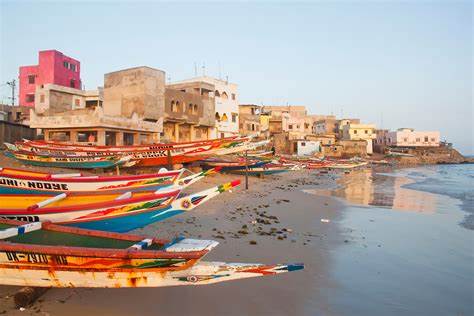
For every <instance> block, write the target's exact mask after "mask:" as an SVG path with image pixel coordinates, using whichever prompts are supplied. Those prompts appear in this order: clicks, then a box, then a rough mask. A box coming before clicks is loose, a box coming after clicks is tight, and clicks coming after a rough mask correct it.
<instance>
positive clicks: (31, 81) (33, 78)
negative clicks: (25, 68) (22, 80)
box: [28, 75, 35, 84]
mask: <svg viewBox="0 0 474 316" xmlns="http://www.w3.org/2000/svg"><path fill="white" fill-rule="evenodd" d="M28 83H29V84H34V83H35V75H28Z"/></svg>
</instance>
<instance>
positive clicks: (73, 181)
mask: <svg viewBox="0 0 474 316" xmlns="http://www.w3.org/2000/svg"><path fill="white" fill-rule="evenodd" d="M218 170H219V169H218V168H214V169H210V170H207V171H203V172H200V173H198V174H192V175H189V176H187V177H183V178H182V177H181V175H182V174H183V172H184V169H178V170H171V171H168V170H166V169H164V168H162V169H161V170H160V171H159V172H158V173H152V174H141V175H121V176H84V175H82V173H70V174H51V173H45V172H37V171H30V170H21V169H12V168H0V194H48V195H57V194H60V193H63V192H64V193H67V194H68V195H94V194H104V193H123V192H127V191H132V192H137V191H154V190H160V189H164V188H167V187H170V186H172V185H180V186H182V187H187V186H189V185H191V184H193V183H195V182H196V181H199V180H200V179H202V178H204V177H206V176H208V175H210V174H214V173H216V172H217V171H218Z"/></svg>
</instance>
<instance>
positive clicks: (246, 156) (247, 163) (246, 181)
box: [245, 150, 249, 190]
mask: <svg viewBox="0 0 474 316" xmlns="http://www.w3.org/2000/svg"><path fill="white" fill-rule="evenodd" d="M247 154H248V151H247V150H246V151H245V190H248V189H249V161H248V155H247Z"/></svg>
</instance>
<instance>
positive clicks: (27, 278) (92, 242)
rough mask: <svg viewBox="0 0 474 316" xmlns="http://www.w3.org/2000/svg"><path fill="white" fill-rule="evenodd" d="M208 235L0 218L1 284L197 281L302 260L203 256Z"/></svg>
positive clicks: (266, 271)
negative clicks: (171, 236) (163, 235)
mask: <svg viewBox="0 0 474 316" xmlns="http://www.w3.org/2000/svg"><path fill="white" fill-rule="evenodd" d="M217 245H218V242H216V241H213V240H196V239H188V238H176V239H175V240H173V241H168V240H161V239H157V238H153V237H146V236H136V235H128V234H117V233H110V232H102V231H94V230H85V229H79V228H73V227H65V226H60V225H55V224H52V223H41V222H37V223H28V224H24V223H22V222H18V221H11V220H0V284H2V285H16V286H33V287H91V288H94V287H95V288H122V287H162V286H176V285H202V284H212V283H218V282H223V281H230V280H236V279H244V278H251V277H260V276H264V275H275V274H279V273H284V272H289V271H296V270H301V269H303V268H304V266H303V264H285V265H264V264H248V263H229V264H227V263H223V262H204V261H201V259H202V258H203V257H204V256H205V255H206V254H207V253H209V251H211V250H212V249H213V248H215V247H216V246H217Z"/></svg>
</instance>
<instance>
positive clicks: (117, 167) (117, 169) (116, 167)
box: [115, 165, 120, 176]
mask: <svg viewBox="0 0 474 316" xmlns="http://www.w3.org/2000/svg"><path fill="white" fill-rule="evenodd" d="M115 173H116V174H117V175H118V176H119V175H120V167H119V165H115Z"/></svg>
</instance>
